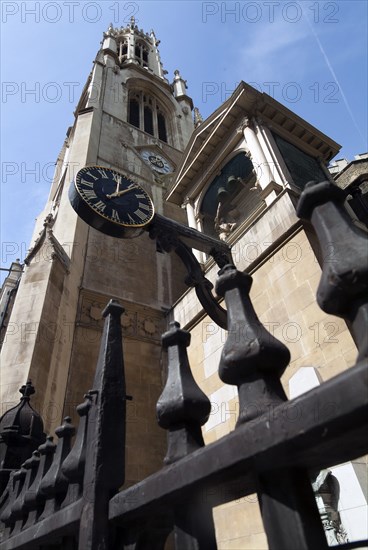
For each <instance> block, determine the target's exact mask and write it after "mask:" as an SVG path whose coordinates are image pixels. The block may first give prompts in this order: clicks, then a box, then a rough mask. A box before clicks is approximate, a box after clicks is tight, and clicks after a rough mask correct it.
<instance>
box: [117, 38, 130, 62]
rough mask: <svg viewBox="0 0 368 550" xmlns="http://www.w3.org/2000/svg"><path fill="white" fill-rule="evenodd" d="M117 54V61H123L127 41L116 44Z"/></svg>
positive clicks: (125, 56) (126, 54)
mask: <svg viewBox="0 0 368 550" xmlns="http://www.w3.org/2000/svg"><path fill="white" fill-rule="evenodd" d="M118 56H119V62H120V63H123V62H124V61H125V60H126V59H127V56H128V43H127V42H120V44H118Z"/></svg>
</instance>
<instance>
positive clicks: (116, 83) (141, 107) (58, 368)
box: [1, 18, 194, 482]
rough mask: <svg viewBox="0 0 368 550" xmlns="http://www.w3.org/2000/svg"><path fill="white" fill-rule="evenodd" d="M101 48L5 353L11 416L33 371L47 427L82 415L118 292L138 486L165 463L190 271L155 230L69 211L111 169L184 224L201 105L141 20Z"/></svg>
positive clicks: (132, 476) (60, 162)
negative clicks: (173, 348) (164, 410)
mask: <svg viewBox="0 0 368 550" xmlns="http://www.w3.org/2000/svg"><path fill="white" fill-rule="evenodd" d="M101 44H102V46H101V48H100V50H99V51H98V53H97V56H96V59H95V61H94V65H93V69H92V71H91V73H90V75H89V77H88V79H87V82H86V84H85V86H84V89H83V92H82V95H81V98H80V100H79V103H78V105H77V108H76V111H75V122H74V124H73V126H72V127H71V128H69V129H68V132H67V137H66V139H65V142H64V145H63V147H62V150H61V152H60V154H59V157H58V159H57V164H56V170H55V176H54V179H53V183H52V186H51V190H50V194H49V197H48V200H47V203H46V206H45V209H44V210H43V212H42V213H41V214H40V216H39V218H38V220H37V223H36V228H35V233H34V237H33V243H32V248H31V250H30V251H29V253H28V256H27V258H26V260H25V264H26V266H25V272H24V274H23V276H22V279H21V282H20V285H19V290H18V293H17V297H16V300H15V303H14V308H13V311H12V316H11V319H10V322H9V325H8V331H7V334H6V339H5V342H4V345H3V348H2V373H1V394H2V403H3V404H4V405H3V407H4V410H3V411H2V412H5V410H6V409H8V408H10V407H11V406H14V404H16V403H17V402H18V397H17V393H18V388H19V387H20V386H22V385H23V384H24V383H25V381H26V380H27V379H28V378H30V379H31V380H32V383H33V385H34V386H35V388H36V392H37V393H36V401H35V400H34V402H35V403H36V405H35V406H36V408H37V410H39V411H40V413H41V415H42V417H43V418H44V421H45V431H49V432H52V431H53V429H54V428H55V427H56V426H58V425H59V424H60V422H61V420H62V418H63V417H64V416H65V415H69V414H70V415H72V414H73V411H74V407H75V405H77V404H78V403H80V402H81V401H82V400H83V394H84V393H85V392H86V391H87V390H88V389H89V387H90V384H91V381H92V377H93V373H94V369H95V364H96V359H97V353H98V348H99V343H100V337H101V330H102V323H103V320H102V318H101V312H102V310H103V308H104V307H105V306H106V304H107V303H108V301H109V299H110V298H115V299H117V300H119V302H120V303H121V304H122V305H123V307H124V308H125V313H124V316H123V318H122V325H123V336H124V354H125V368H126V377H127V393H128V394H130V395H131V396H132V401H130V402H129V403H128V426H127V431H128V433H127V455H128V456H127V461H128V466H127V480H128V481H130V482H134V481H135V480H138V479H140V478H142V477H144V476H145V475H147V474H148V473H149V472H150V471H152V470H154V469H155V468H158V467H160V466H161V464H162V456H160V452H159V451H160V449H161V445H162V441H163V438H164V437H165V434H164V432H163V431H162V430H160V429H159V428H158V427H157V425H156V423H155V405H156V401H157V398H158V396H159V394H160V392H161V389H162V372H161V371H162V368H161V359H160V352H161V347H160V337H161V333H162V332H163V331H164V330H165V328H166V327H165V312H166V311H167V309H168V308H169V307H171V305H172V304H173V303H174V302H175V300H176V299H177V298H178V297H179V296H180V294H181V293H182V291H183V276H182V272H181V268H180V266H176V263H175V259H174V258H171V257H170V256H169V255H166V254H165V255H163V254H160V253H159V252H156V245H155V242H154V241H152V240H150V239H149V237H148V235H147V234H143V235H141V236H140V237H139V238H137V239H131V240H130V239H116V238H113V237H109V236H106V235H104V234H102V233H99V232H98V231H96V230H94V229H93V228H91V227H89V226H88V225H87V224H86V223H85V222H84V221H82V220H81V219H80V218H79V217H78V216H77V215H76V213H75V212H74V210H73V209H72V207H71V206H70V203H69V200H68V189H69V186H70V183H71V181H72V180H73V179H74V177H75V175H76V173H77V172H78V170H80V169H81V168H83V167H84V166H86V165H99V166H103V167H108V168H112V169H115V170H117V171H119V172H122V173H124V174H125V175H126V177H128V178H129V179H131V180H133V181H134V182H136V183H139V184H140V185H141V186H142V187H143V188H144V189H145V190H146V191H147V192H148V193H149V195H150V196H151V197H152V199H153V202H154V206H155V211H156V212H158V213H161V214H163V215H165V216H167V217H169V218H172V219H176V220H178V221H182V222H185V210H183V209H181V208H180V207H179V206H176V205H175V204H170V203H168V202H166V201H165V200H164V198H165V194H166V192H167V189H168V186H169V185H170V183H171V181H172V178H173V174H174V172H175V170H176V167H177V166H178V164H179V162H180V160H181V157H182V152H183V151H184V149H185V147H186V145H187V143H188V141H189V139H190V137H191V135H192V132H193V130H194V123H193V116H192V110H193V104H192V100H191V98H190V97H189V96H188V95H187V93H186V83H185V81H184V80H183V79H182V77H181V76H180V73H179V71H175V77H174V80H173V83H172V84H170V83H169V81H168V80H167V78H166V71H165V70H164V69H163V66H162V63H161V60H160V54H159V50H158V45H159V40H157V38H156V36H155V34H154V32H153V31H151V33H149V34H148V33H145V32H143V31H142V30H139V29H138V27H137V26H136V24H135V20H134V18H132V19H131V21H130V24H129V25H128V26H126V27H121V28H114V27H113V26H112V25H110V26H109V28H108V30H107V32H105V33H104V36H103V41H102V43H101ZM161 432H162V433H161ZM147 450H148V451H147ZM147 452H150V453H151V455H150V457H147V456H145V453H147ZM133 457H134V460H133Z"/></svg>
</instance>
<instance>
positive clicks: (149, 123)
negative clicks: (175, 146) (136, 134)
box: [144, 105, 154, 136]
mask: <svg viewBox="0 0 368 550" xmlns="http://www.w3.org/2000/svg"><path fill="white" fill-rule="evenodd" d="M144 131H145V132H147V133H148V134H151V136H153V135H154V134H153V116H152V109H151V108H150V107H147V105H146V106H145V107H144Z"/></svg>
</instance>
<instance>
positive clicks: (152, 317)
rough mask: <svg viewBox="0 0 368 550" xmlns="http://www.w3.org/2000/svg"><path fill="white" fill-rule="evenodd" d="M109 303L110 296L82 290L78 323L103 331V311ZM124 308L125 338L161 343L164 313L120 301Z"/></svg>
mask: <svg viewBox="0 0 368 550" xmlns="http://www.w3.org/2000/svg"><path fill="white" fill-rule="evenodd" d="M108 301H109V297H108V296H104V295H101V294H96V293H94V292H91V291H87V290H82V291H81V296H80V302H79V309H78V316H77V323H78V324H79V325H80V326H83V327H86V328H92V329H94V330H99V331H100V330H102V329H103V324H104V321H103V318H102V311H103V309H104V308H105V307H106V304H107V302H108ZM119 302H120V303H121V304H122V305H123V307H124V310H125V311H124V314H123V315H122V318H121V326H122V331H123V336H125V337H127V336H128V337H131V338H138V339H139V340H150V341H152V340H153V341H155V342H159V341H160V338H161V334H162V332H163V331H164V330H165V317H164V313H161V312H160V311H157V310H154V309H152V308H149V307H146V306H141V305H139V304H133V303H131V302H126V301H124V300H121V299H119Z"/></svg>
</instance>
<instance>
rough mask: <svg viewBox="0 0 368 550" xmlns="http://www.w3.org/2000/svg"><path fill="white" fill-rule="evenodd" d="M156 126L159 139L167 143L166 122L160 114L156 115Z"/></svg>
mask: <svg viewBox="0 0 368 550" xmlns="http://www.w3.org/2000/svg"><path fill="white" fill-rule="evenodd" d="M157 126H158V137H159V139H161V140H162V141H165V142H167V134H166V122H165V117H164V115H163V114H162V113H157Z"/></svg>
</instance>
